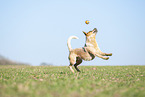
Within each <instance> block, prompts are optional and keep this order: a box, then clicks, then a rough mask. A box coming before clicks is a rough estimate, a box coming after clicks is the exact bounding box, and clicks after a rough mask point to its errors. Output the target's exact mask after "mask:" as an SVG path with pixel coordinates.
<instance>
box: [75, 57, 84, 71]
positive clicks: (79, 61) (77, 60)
mask: <svg viewBox="0 0 145 97" xmlns="http://www.w3.org/2000/svg"><path fill="white" fill-rule="evenodd" d="M81 63H82V59H81V58H80V57H77V58H76V64H74V67H75V69H76V70H77V72H80V70H79V69H78V65H79V64H81Z"/></svg>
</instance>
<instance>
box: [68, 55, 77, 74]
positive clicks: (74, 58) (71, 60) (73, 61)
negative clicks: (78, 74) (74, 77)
mask: <svg viewBox="0 0 145 97" xmlns="http://www.w3.org/2000/svg"><path fill="white" fill-rule="evenodd" d="M69 60H70V65H69V68H70V70H71V71H72V72H73V73H75V72H74V70H73V69H72V66H73V65H74V64H75V63H76V57H75V56H71V57H69Z"/></svg>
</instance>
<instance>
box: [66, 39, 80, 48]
mask: <svg viewBox="0 0 145 97" xmlns="http://www.w3.org/2000/svg"><path fill="white" fill-rule="evenodd" d="M71 39H79V38H78V37H76V36H70V37H69V38H68V40H67V46H68V49H69V51H71V50H72V47H71Z"/></svg>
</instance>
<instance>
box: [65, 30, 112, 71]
mask: <svg viewBox="0 0 145 97" xmlns="http://www.w3.org/2000/svg"><path fill="white" fill-rule="evenodd" d="M97 32H98V31H97V29H96V28H94V29H93V30H92V31H89V32H88V33H86V32H83V33H84V34H85V36H86V44H85V46H84V47H82V48H76V49H72V47H71V44H70V42H71V39H78V37H76V36H71V37H69V38H68V41H67V46H68V49H69V61H70V65H69V68H70V70H71V71H72V72H73V73H74V70H73V69H72V66H73V65H74V67H75V69H76V70H77V71H78V72H80V70H79V69H78V67H77V66H78V65H79V64H81V63H82V59H83V60H85V61H90V60H93V59H94V58H95V57H96V56H97V57H99V58H102V59H104V60H108V59H109V57H104V56H112V53H109V54H107V53H103V52H102V51H101V50H100V49H99V47H98V44H97V42H96V33H97Z"/></svg>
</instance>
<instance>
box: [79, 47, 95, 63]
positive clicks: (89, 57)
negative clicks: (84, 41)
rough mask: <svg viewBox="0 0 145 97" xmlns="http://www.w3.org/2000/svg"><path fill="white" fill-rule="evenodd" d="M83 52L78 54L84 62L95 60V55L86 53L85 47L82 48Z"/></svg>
mask: <svg viewBox="0 0 145 97" xmlns="http://www.w3.org/2000/svg"><path fill="white" fill-rule="evenodd" d="M82 49H83V52H82V53H81V54H79V55H80V56H81V58H82V59H83V60H85V61H90V60H93V59H94V58H95V55H93V54H92V53H90V52H88V51H87V49H86V48H85V47H83V48H82Z"/></svg>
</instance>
